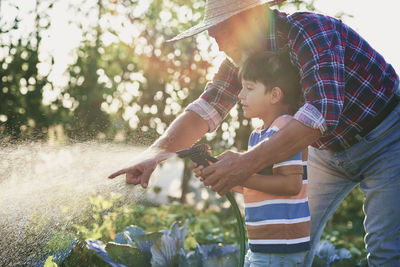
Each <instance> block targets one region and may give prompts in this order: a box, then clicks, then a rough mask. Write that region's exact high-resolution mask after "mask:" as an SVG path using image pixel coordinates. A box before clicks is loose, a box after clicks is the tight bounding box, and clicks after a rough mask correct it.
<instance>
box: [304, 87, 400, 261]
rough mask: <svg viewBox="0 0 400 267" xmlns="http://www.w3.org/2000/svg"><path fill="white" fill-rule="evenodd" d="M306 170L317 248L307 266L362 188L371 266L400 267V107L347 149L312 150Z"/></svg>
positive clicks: (311, 253) (312, 225)
mask: <svg viewBox="0 0 400 267" xmlns="http://www.w3.org/2000/svg"><path fill="white" fill-rule="evenodd" d="M399 90H400V89H399ZM399 90H398V93H399ZM307 171H308V196H309V206H310V213H311V246H312V247H311V250H310V251H309V253H308V254H307V256H306V260H305V265H306V266H311V264H312V261H313V257H314V254H315V248H316V245H317V244H318V242H319V239H320V237H321V234H322V231H323V229H324V227H325V224H326V222H327V221H328V219H329V218H330V217H331V216H332V214H333V213H334V211H335V210H336V208H337V207H338V206H339V204H340V203H341V202H342V200H343V199H344V198H345V196H346V195H347V194H348V193H349V192H350V191H351V190H352V189H353V188H354V187H355V186H356V185H358V184H360V188H361V190H362V191H363V193H364V196H365V201H364V207H363V208H364V214H365V220H364V228H365V232H366V235H365V242H366V248H367V251H368V256H367V260H368V264H369V266H371V267H372V266H379V267H386V266H387V267H392V266H400V104H399V105H397V106H396V107H395V109H394V110H393V111H392V112H391V113H390V114H389V115H388V116H387V117H386V119H385V120H384V121H382V122H381V123H380V124H379V125H378V126H377V127H376V128H375V129H373V130H372V131H371V132H370V133H368V134H367V135H366V136H365V137H364V138H363V139H362V140H361V141H360V142H359V143H357V144H355V145H353V146H352V147H350V148H349V149H347V150H344V151H341V152H331V151H328V150H318V149H315V148H311V147H310V149H309V158H308V166H307Z"/></svg>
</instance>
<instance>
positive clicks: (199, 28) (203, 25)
mask: <svg viewBox="0 0 400 267" xmlns="http://www.w3.org/2000/svg"><path fill="white" fill-rule="evenodd" d="M267 2H270V1H268V0H261V1H259V2H256V3H254V4H253V5H249V6H247V7H246V8H243V9H239V10H237V11H235V12H231V13H228V14H224V15H222V16H219V17H218V18H213V19H210V20H207V21H204V20H203V21H202V22H200V23H199V24H197V25H195V26H193V27H191V28H189V29H187V30H185V31H183V32H181V33H180V34H178V35H177V36H175V37H174V38H172V39H169V40H167V41H165V42H167V43H168V42H175V41H178V40H181V39H185V38H188V37H191V36H193V35H196V34H198V33H201V32H203V31H205V30H207V29H209V28H211V27H213V26H215V25H217V24H218V23H221V22H223V21H225V20H227V19H229V18H230V17H233V16H235V15H237V14H239V13H240V12H243V11H245V10H248V9H250V8H253V7H256V6H259V5H263V4H265V3H267Z"/></svg>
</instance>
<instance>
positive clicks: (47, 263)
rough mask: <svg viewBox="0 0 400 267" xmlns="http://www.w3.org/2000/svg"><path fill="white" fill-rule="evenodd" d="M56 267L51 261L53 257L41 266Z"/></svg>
mask: <svg viewBox="0 0 400 267" xmlns="http://www.w3.org/2000/svg"><path fill="white" fill-rule="evenodd" d="M57 266H58V265H57V263H55V262H54V261H53V256H50V257H48V258H47V260H46V262H45V263H44V265H43V267H57Z"/></svg>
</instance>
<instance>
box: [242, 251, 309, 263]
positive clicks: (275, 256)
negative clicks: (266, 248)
mask: <svg viewBox="0 0 400 267" xmlns="http://www.w3.org/2000/svg"><path fill="white" fill-rule="evenodd" d="M305 255H306V252H297V253H259V252H252V251H251V250H250V249H249V250H248V251H247V254H246V258H245V261H244V267H267V266H271V267H292V266H293V267H296V266H302V264H303V263H304V257H305Z"/></svg>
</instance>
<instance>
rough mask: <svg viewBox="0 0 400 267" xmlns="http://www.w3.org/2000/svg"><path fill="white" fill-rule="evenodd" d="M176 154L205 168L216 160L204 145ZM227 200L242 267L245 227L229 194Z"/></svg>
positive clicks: (234, 201) (244, 251) (233, 199)
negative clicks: (232, 214) (234, 226)
mask: <svg viewBox="0 0 400 267" xmlns="http://www.w3.org/2000/svg"><path fill="white" fill-rule="evenodd" d="M176 154H177V155H178V157H180V158H190V159H191V160H192V161H193V162H195V163H197V165H202V166H204V167H207V166H209V165H210V162H211V163H215V162H217V161H218V160H217V159H216V158H214V157H212V156H211V152H210V148H209V147H208V145H206V144H199V145H195V146H193V147H191V148H188V149H183V150H180V151H177V152H176ZM225 196H226V197H227V199H228V200H229V202H230V203H231V206H232V209H233V212H234V213H235V217H236V223H237V225H238V228H239V245H240V254H239V265H238V266H239V267H242V266H244V257H245V254H246V240H245V227H244V222H243V217H242V214H241V213H240V210H239V207H238V205H237V203H236V200H235V198H234V197H233V196H232V194H231V193H230V192H228V193H227V194H226V195H225Z"/></svg>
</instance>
